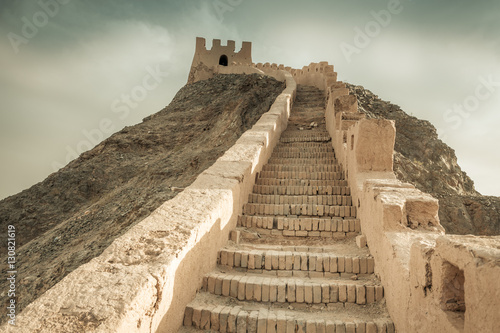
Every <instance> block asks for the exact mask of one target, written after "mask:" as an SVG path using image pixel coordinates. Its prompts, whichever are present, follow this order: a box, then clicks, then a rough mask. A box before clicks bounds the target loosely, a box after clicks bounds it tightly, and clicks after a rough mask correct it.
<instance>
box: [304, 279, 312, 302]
mask: <svg viewBox="0 0 500 333" xmlns="http://www.w3.org/2000/svg"><path fill="white" fill-rule="evenodd" d="M304 302H306V303H308V304H312V303H313V286H312V284H311V283H308V282H306V283H304Z"/></svg>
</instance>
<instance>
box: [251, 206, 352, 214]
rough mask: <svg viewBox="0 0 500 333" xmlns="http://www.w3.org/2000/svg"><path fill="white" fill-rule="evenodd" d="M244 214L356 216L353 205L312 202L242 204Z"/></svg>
mask: <svg viewBox="0 0 500 333" xmlns="http://www.w3.org/2000/svg"><path fill="white" fill-rule="evenodd" d="M243 213H244V215H278V216H287V215H297V216H299V215H301V216H332V217H356V207H355V206H328V205H313V204H282V205H281V204H280V205H276V204H274V205H273V204H254V203H247V204H244V206H243Z"/></svg>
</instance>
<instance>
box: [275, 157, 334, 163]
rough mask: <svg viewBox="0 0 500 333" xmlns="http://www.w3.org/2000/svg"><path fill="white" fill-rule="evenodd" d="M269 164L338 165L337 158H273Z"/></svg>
mask: <svg viewBox="0 0 500 333" xmlns="http://www.w3.org/2000/svg"><path fill="white" fill-rule="evenodd" d="M268 163H269V164H295V165H304V164H305V165H321V164H323V165H332V164H337V159H336V158H279V157H274V156H271V158H270V159H269V161H268Z"/></svg>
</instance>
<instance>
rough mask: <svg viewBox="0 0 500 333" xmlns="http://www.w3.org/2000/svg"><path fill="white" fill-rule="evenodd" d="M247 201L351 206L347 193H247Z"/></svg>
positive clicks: (276, 203)
mask: <svg viewBox="0 0 500 333" xmlns="http://www.w3.org/2000/svg"><path fill="white" fill-rule="evenodd" d="M248 203H257V204H271V205H287V204H289V205H292V204H293V205H304V204H312V205H328V206H352V197H351V196H348V195H266V194H255V193H252V194H249V195H248Z"/></svg>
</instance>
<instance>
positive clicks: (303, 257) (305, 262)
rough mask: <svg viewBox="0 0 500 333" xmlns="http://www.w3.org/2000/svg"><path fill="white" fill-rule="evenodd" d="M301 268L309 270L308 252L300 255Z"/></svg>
mask: <svg viewBox="0 0 500 333" xmlns="http://www.w3.org/2000/svg"><path fill="white" fill-rule="evenodd" d="M300 269H301V270H303V271H307V270H308V258H307V254H301V255H300Z"/></svg>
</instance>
